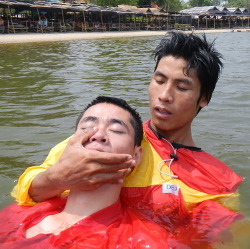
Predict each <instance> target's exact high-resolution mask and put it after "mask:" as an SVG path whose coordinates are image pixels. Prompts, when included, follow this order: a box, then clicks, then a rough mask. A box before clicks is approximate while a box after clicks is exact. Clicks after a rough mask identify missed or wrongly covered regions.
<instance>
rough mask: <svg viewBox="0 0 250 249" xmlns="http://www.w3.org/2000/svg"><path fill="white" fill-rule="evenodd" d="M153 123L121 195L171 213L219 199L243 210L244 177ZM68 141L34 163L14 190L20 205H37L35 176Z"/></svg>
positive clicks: (147, 128) (125, 199)
mask: <svg viewBox="0 0 250 249" xmlns="http://www.w3.org/2000/svg"><path fill="white" fill-rule="evenodd" d="M149 123H150V121H147V122H145V123H144V125H143V128H144V137H143V141H142V147H143V160H142V162H141V164H140V165H138V166H136V167H135V168H134V169H133V171H132V172H131V173H130V175H128V176H127V177H126V179H125V182H124V185H123V188H122V192H121V198H122V201H123V202H124V203H125V204H126V203H127V205H130V206H137V208H141V207H140V206H141V205H142V206H143V207H144V208H146V207H145V203H148V206H147V208H149V209H151V210H154V211H155V210H165V211H164V212H168V213H171V210H174V209H176V208H179V207H180V206H182V207H183V208H184V209H188V210H192V209H193V208H194V207H195V206H197V204H199V203H201V202H203V201H205V200H213V201H216V202H218V203H220V204H222V205H223V206H225V207H228V208H229V209H233V210H236V209H237V205H238V192H237V187H238V184H239V183H240V182H241V181H242V178H241V177H240V176H239V175H237V174H236V173H234V172H233V171H232V170H231V169H230V168H229V167H228V166H227V165H225V164H224V163H222V162H221V161H219V160H218V159H216V158H214V157H212V156H211V155H209V154H208V153H206V152H205V151H202V150H201V149H199V148H196V147H185V146H182V145H180V144H177V143H172V145H170V144H169V143H168V142H166V141H165V140H163V139H161V138H160V137H159V136H158V135H157V134H155V132H153V131H152V129H151V128H150V126H149ZM68 139H69V138H68ZM68 139H66V140H64V141H63V142H61V143H59V144H58V145H56V146H55V147H54V148H52V150H51V151H50V153H49V155H48V157H47V158H46V160H45V161H44V163H43V164H42V165H40V166H33V167H30V168H28V169H27V170H26V171H25V172H24V173H23V174H22V175H21V177H20V178H19V181H18V184H17V185H16V186H15V188H14V189H13V191H12V196H14V197H15V198H16V200H17V201H18V203H19V204H20V205H25V206H32V205H34V204H35V202H34V201H33V200H32V199H31V198H30V196H29V195H28V189H29V187H30V184H31V182H32V180H33V179H34V177H35V176H36V175H37V174H38V173H40V172H42V171H44V170H46V169H47V168H48V167H50V166H52V165H53V164H54V163H55V162H56V161H57V160H58V159H59V157H60V156H61V154H62V152H63V150H64V148H65V147H66V145H67V142H68ZM173 147H174V150H175V154H176V156H177V158H178V159H177V160H173V162H172V164H171V169H170V168H169V167H168V165H169V162H166V163H164V162H163V160H168V159H171V156H170V155H171V154H174V151H173ZM173 175H175V176H177V177H173ZM180 197H181V198H180ZM177 199H178V201H177Z"/></svg>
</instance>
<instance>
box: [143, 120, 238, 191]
mask: <svg viewBox="0 0 250 249" xmlns="http://www.w3.org/2000/svg"><path fill="white" fill-rule="evenodd" d="M149 122H150V121H147V122H145V123H144V124H143V128H144V131H145V133H146V136H147V138H148V140H149V141H150V143H151V144H152V146H153V147H154V149H155V150H156V151H157V153H158V154H159V155H160V156H161V158H162V159H170V154H171V153H173V149H172V147H171V146H170V145H169V144H168V143H167V142H166V141H164V140H163V139H158V138H157V137H156V135H155V134H154V132H153V131H152V130H151V129H150V128H149ZM177 156H178V160H175V161H173V163H172V165H171V170H172V171H173V172H174V174H175V175H177V176H178V177H179V179H180V180H182V181H183V182H184V183H185V184H186V185H188V186H189V187H191V188H193V189H196V190H198V191H201V192H205V193H208V194H215V195H217V194H228V193H232V192H235V190H236V188H237V186H238V184H239V183H240V182H241V181H242V177H240V176H239V175H237V174H236V173H234V172H233V171H232V170H231V169H230V168H229V167H228V166H227V165H226V164H224V163H222V162H221V161H219V160H218V159H216V158H215V157H213V156H211V155H209V154H208V153H206V152H205V151H192V150H189V149H186V148H179V149H178V150H177Z"/></svg>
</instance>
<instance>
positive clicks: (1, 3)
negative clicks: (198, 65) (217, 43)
mask: <svg viewBox="0 0 250 249" xmlns="http://www.w3.org/2000/svg"><path fill="white" fill-rule="evenodd" d="M49 1H51V2H49ZM0 17H1V18H2V19H3V20H4V25H2V26H1V25H0V32H1V33H3V32H5V33H16V32H42V33H43V32H74V31H80V32H90V31H100V32H104V31H128V30H131V31H132V30H172V29H177V30H178V29H179V30H192V29H194V28H198V29H200V28H206V29H208V28H224V27H225V28H228V27H229V28H231V27H232V26H235V25H241V27H249V12H248V10H246V9H244V10H240V9H234V10H231V9H226V8H222V9H221V8H220V7H215V6H209V7H196V8H192V9H188V10H183V11H181V12H179V13H167V12H166V11H164V10H163V9H160V8H137V7H135V6H127V5H119V6H118V7H101V6H97V5H94V4H89V3H83V2H74V3H62V2H60V1H58V0H46V2H45V1H39V2H34V3H27V2H20V1H15V0H8V1H7V0H0ZM239 20H241V22H240V21H239ZM235 22H236V23H235Z"/></svg>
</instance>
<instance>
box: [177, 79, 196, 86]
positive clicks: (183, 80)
mask: <svg viewBox="0 0 250 249" xmlns="http://www.w3.org/2000/svg"><path fill="white" fill-rule="evenodd" d="M176 81H179V82H182V83H184V84H187V85H192V84H193V82H192V81H191V80H189V79H185V78H178V79H176Z"/></svg>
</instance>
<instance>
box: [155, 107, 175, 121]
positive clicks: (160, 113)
mask: <svg viewBox="0 0 250 249" xmlns="http://www.w3.org/2000/svg"><path fill="white" fill-rule="evenodd" d="M155 114H156V116H157V118H160V119H166V118H169V117H170V116H171V115H172V113H171V112H170V111H168V110H167V109H166V108H162V107H158V106H157V107H155Z"/></svg>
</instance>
